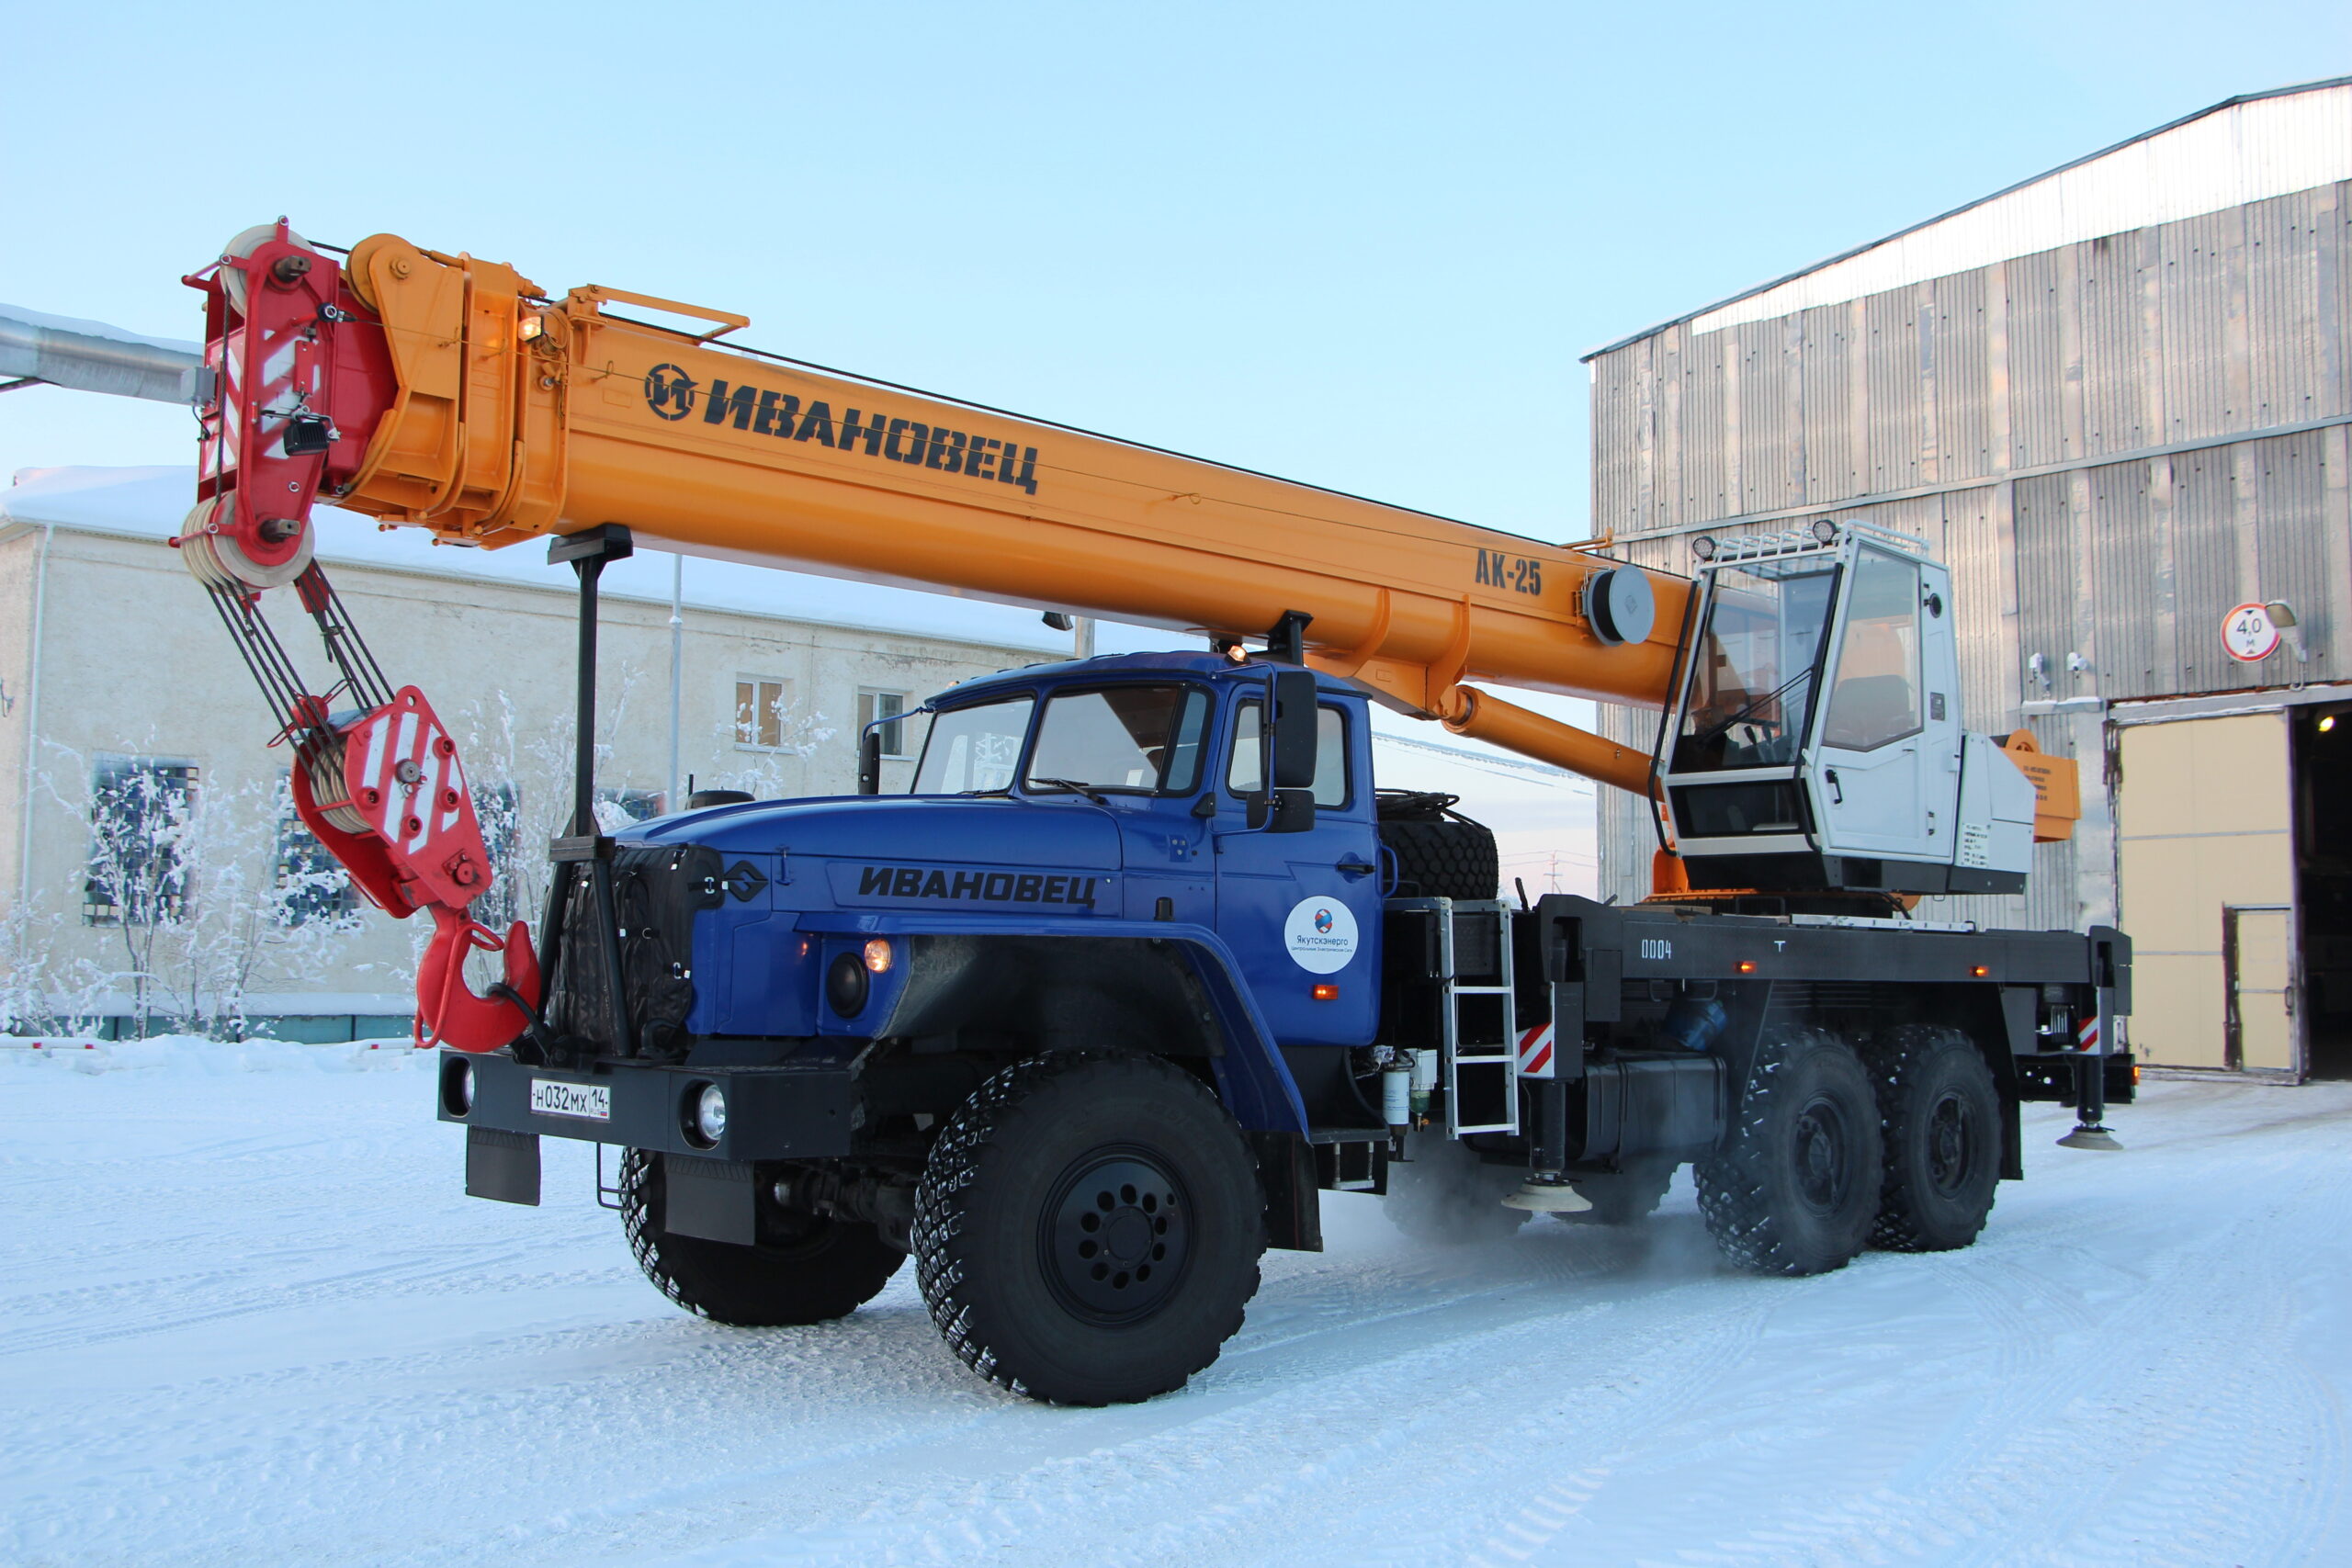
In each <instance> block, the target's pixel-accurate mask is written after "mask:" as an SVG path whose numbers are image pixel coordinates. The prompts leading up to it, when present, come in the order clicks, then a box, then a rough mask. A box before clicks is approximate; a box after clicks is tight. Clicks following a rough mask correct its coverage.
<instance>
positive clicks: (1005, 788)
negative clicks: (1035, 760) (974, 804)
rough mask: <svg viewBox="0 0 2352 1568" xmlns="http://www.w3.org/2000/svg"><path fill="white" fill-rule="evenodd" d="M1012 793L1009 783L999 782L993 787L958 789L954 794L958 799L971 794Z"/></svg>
mask: <svg viewBox="0 0 2352 1568" xmlns="http://www.w3.org/2000/svg"><path fill="white" fill-rule="evenodd" d="M1011 794H1012V785H1011V784H999V785H997V787H996V788H994V789H959V790H957V791H956V796H957V798H959V799H962V798H968V797H970V796H973V795H1011Z"/></svg>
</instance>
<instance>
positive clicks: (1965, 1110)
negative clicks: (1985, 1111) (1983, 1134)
mask: <svg viewBox="0 0 2352 1568" xmlns="http://www.w3.org/2000/svg"><path fill="white" fill-rule="evenodd" d="M1925 1141H1926V1145H1927V1156H1928V1185H1929V1186H1930V1187H1932V1188H1934V1189H1935V1190H1936V1191H1937V1192H1938V1193H1939V1194H1940V1195H1942V1196H1944V1197H1947V1198H1950V1197H1954V1196H1956V1195H1958V1194H1959V1192H1960V1191H1961V1190H1962V1189H1963V1188H1965V1187H1966V1186H1967V1185H1968V1183H1969V1179H1970V1178H1971V1177H1973V1175H1974V1174H1975V1170H1976V1151H1977V1145H1978V1143H1979V1141H1980V1140H1979V1139H1978V1136H1977V1130H1976V1117H1975V1114H1974V1113H1973V1111H1971V1109H1970V1107H1969V1104H1968V1101H1967V1100H1964V1099H1962V1097H1961V1096H1960V1095H1959V1094H1957V1093H1953V1092H1949V1091H1948V1092H1946V1093H1944V1094H1942V1095H1939V1096H1938V1097H1937V1100H1936V1102H1935V1104H1934V1105H1933V1106H1931V1107H1929V1108H1928V1125H1927V1130H1926V1138H1925Z"/></svg>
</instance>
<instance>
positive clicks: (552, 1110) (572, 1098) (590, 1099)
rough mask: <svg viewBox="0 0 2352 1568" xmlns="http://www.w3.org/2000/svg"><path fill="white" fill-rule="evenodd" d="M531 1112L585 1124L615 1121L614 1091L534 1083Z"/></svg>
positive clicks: (588, 1085)
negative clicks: (563, 1117)
mask: <svg viewBox="0 0 2352 1568" xmlns="http://www.w3.org/2000/svg"><path fill="white" fill-rule="evenodd" d="M531 1111H532V1113H533V1114H534V1115H538V1116H576V1117H578V1118H579V1119H580V1120H581V1121H582V1122H609V1121H611V1120H612V1119H613V1091H612V1089H611V1088H610V1087H609V1086H608V1085H605V1084H600V1083H564V1082H562V1081H561V1080H560V1079H557V1078H533V1079H532V1080H531Z"/></svg>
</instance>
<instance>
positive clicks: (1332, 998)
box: [1315, 986, 1340, 1002]
mask: <svg viewBox="0 0 2352 1568" xmlns="http://www.w3.org/2000/svg"><path fill="white" fill-rule="evenodd" d="M1315 999H1316V1000H1317V1001H1318V1002H1336V1001H1338V1000H1339V999H1340V987H1337V986H1317V987H1315Z"/></svg>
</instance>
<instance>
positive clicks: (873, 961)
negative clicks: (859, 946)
mask: <svg viewBox="0 0 2352 1568" xmlns="http://www.w3.org/2000/svg"><path fill="white" fill-rule="evenodd" d="M896 956H897V955H896V954H895V953H892V952H891V951H890V939H889V938H888V937H887V936H877V937H876V938H875V939H874V940H873V941H871V942H867V943H866V944H865V967H866V968H867V969H868V970H870V971H871V972H872V973H874V974H876V975H888V973H889V972H890V963H891V960H892V959H893V958H895V957H896Z"/></svg>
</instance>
